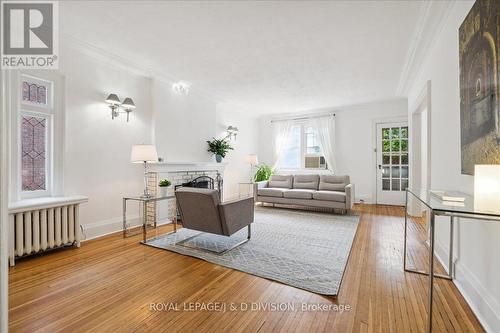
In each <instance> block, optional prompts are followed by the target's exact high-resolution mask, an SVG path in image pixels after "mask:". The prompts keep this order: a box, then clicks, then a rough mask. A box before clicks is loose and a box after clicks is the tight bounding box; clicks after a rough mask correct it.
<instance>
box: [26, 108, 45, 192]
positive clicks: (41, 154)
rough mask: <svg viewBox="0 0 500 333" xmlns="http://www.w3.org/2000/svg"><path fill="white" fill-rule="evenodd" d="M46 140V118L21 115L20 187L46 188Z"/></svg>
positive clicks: (30, 189)
mask: <svg viewBox="0 0 500 333" xmlns="http://www.w3.org/2000/svg"><path fill="white" fill-rule="evenodd" d="M46 140H47V119H45V118H41V117H34V116H27V115H23V116H22V125H21V149H22V189H23V191H38V190H45V189H46V151H45V148H46Z"/></svg>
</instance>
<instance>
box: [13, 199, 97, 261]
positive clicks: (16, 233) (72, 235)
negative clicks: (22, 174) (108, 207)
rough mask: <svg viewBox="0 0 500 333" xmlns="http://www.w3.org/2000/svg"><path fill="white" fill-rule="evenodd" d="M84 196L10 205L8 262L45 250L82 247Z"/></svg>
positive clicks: (85, 200)
mask: <svg viewBox="0 0 500 333" xmlns="http://www.w3.org/2000/svg"><path fill="white" fill-rule="evenodd" d="M87 201H88V198H87V197H84V196H73V197H57V198H55V197H51V198H39V199H28V200H22V201H19V202H16V203H14V204H11V205H9V262H10V265H11V266H14V264H15V258H19V257H23V256H28V255H32V254H36V253H40V252H43V251H46V250H50V249H54V248H58V247H62V246H66V245H75V246H77V247H80V220H79V213H78V211H79V206H80V204H81V203H84V202H87Z"/></svg>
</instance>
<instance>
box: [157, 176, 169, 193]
mask: <svg viewBox="0 0 500 333" xmlns="http://www.w3.org/2000/svg"><path fill="white" fill-rule="evenodd" d="M171 184H172V183H171V182H170V180H168V179H162V180H160V182H159V183H158V186H159V187H160V195H161V196H162V197H164V196H166V195H167V189H168V187H169V186H170V185H171Z"/></svg>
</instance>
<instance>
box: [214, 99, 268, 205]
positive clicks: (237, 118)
mask: <svg viewBox="0 0 500 333" xmlns="http://www.w3.org/2000/svg"><path fill="white" fill-rule="evenodd" d="M229 125H232V126H236V127H238V129H239V133H238V135H237V136H236V140H234V139H233V140H231V141H230V143H231V146H232V147H233V148H234V150H230V151H229V153H228V154H227V155H226V158H225V159H224V162H225V163H227V165H226V169H225V172H224V198H226V199H231V198H237V197H238V195H239V191H240V189H239V186H240V185H239V184H238V183H239V182H248V181H250V178H251V175H252V174H251V173H250V165H249V164H246V163H245V157H246V156H247V155H249V154H256V153H257V148H258V140H259V129H258V120H257V118H252V117H250V116H248V115H245V114H243V113H238V112H235V111H234V110H224V109H223V108H218V110H217V128H216V133H217V136H218V137H221V136H224V135H225V134H226V132H225V130H226V128H227V127H228V126H229ZM255 171H256V170H255V168H254V169H253V173H255ZM242 186H244V185H242ZM241 190H242V193H243V191H244V188H243V187H242V189H241Z"/></svg>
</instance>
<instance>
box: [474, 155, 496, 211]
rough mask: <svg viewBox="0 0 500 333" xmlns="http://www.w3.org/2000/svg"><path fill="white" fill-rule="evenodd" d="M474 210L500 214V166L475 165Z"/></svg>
mask: <svg viewBox="0 0 500 333" xmlns="http://www.w3.org/2000/svg"><path fill="white" fill-rule="evenodd" d="M474 209H477V210H480V211H488V212H500V165H489V164H477V165H475V167H474Z"/></svg>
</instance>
